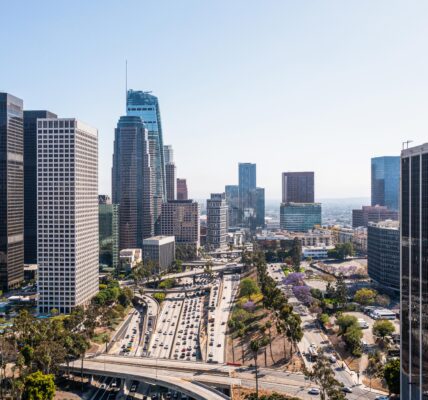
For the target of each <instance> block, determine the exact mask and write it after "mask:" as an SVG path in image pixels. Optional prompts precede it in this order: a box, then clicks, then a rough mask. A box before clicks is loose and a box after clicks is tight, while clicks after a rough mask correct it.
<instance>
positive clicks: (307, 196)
mask: <svg viewBox="0 0 428 400" xmlns="http://www.w3.org/2000/svg"><path fill="white" fill-rule="evenodd" d="M314 175H315V174H314V172H283V173H282V202H283V203H313V202H314V201H315V183H314V182H315V178H314Z"/></svg>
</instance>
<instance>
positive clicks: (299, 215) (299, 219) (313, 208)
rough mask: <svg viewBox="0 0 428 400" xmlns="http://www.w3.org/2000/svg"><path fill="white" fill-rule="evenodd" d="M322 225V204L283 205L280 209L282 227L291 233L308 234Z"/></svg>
mask: <svg viewBox="0 0 428 400" xmlns="http://www.w3.org/2000/svg"><path fill="white" fill-rule="evenodd" d="M316 225H321V204H320V203H283V204H281V207H280V227H281V229H284V230H287V231H291V232H306V231H309V230H311V229H313V228H314V226H316Z"/></svg>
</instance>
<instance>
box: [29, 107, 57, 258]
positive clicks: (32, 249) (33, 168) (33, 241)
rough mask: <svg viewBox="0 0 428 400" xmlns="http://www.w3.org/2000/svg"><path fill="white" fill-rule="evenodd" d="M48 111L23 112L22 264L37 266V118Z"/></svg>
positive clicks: (46, 115) (47, 115)
mask: <svg viewBox="0 0 428 400" xmlns="http://www.w3.org/2000/svg"><path fill="white" fill-rule="evenodd" d="M56 117H57V115H56V114H54V113H51V112H50V111H45V110H40V111H24V262H25V263H26V264H37V118H56Z"/></svg>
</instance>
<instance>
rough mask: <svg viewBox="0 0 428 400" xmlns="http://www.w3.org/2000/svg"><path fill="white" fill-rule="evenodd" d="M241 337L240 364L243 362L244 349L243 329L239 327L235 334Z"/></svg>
mask: <svg viewBox="0 0 428 400" xmlns="http://www.w3.org/2000/svg"><path fill="white" fill-rule="evenodd" d="M237 336H238V337H239V338H240V339H241V350H242V364H245V351H244V343H245V342H244V331H243V330H242V329H240V330H239V331H238V335H237Z"/></svg>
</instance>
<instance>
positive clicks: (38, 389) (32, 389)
mask: <svg viewBox="0 0 428 400" xmlns="http://www.w3.org/2000/svg"><path fill="white" fill-rule="evenodd" d="M54 396H55V381H54V376H53V375H51V374H46V375H45V374H43V373H42V372H41V371H36V372H33V373H32V374H30V375H28V376H27V377H26V378H25V387H24V394H23V399H24V400H52V399H53V398H54Z"/></svg>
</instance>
